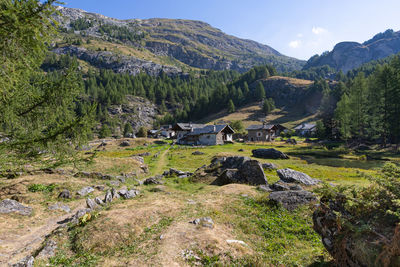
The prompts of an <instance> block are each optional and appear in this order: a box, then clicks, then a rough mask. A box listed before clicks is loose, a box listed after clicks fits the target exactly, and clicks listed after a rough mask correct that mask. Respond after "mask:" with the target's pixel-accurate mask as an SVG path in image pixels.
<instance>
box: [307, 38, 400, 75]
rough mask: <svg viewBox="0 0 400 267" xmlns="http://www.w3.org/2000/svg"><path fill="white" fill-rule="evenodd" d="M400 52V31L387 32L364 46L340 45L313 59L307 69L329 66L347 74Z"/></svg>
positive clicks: (355, 44)
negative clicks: (365, 64)
mask: <svg viewBox="0 0 400 267" xmlns="http://www.w3.org/2000/svg"><path fill="white" fill-rule="evenodd" d="M399 52H400V31H399V32H393V31H390V30H388V31H386V32H385V33H381V34H378V35H376V36H375V37H374V38H372V39H371V40H369V41H366V42H364V43H362V44H360V43H357V42H342V43H338V44H337V45H336V46H335V47H334V48H333V50H332V51H331V52H328V53H324V54H322V55H321V56H314V57H312V58H311V59H310V60H309V61H308V62H307V64H306V65H305V66H304V68H305V69H307V68H310V67H316V66H323V65H329V66H331V67H333V68H335V69H337V70H342V71H343V72H347V71H349V70H352V69H354V68H357V67H359V66H361V65H362V64H364V63H367V62H370V61H373V60H378V59H381V58H385V57H388V56H391V55H393V54H397V53H399Z"/></svg>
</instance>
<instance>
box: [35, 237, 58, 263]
mask: <svg viewBox="0 0 400 267" xmlns="http://www.w3.org/2000/svg"><path fill="white" fill-rule="evenodd" d="M56 249H57V243H56V242H55V241H54V240H49V241H47V242H46V245H45V246H44V247H43V249H42V250H41V251H40V252H39V254H38V255H37V256H36V258H37V259H47V258H50V257H53V256H54V255H55V254H56Z"/></svg>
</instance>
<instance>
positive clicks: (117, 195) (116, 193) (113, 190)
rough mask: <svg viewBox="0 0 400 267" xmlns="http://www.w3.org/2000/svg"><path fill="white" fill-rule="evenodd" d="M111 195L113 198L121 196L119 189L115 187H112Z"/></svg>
mask: <svg viewBox="0 0 400 267" xmlns="http://www.w3.org/2000/svg"><path fill="white" fill-rule="evenodd" d="M111 196H112V198H113V199H114V198H120V195H119V194H118V192H117V190H115V188H111Z"/></svg>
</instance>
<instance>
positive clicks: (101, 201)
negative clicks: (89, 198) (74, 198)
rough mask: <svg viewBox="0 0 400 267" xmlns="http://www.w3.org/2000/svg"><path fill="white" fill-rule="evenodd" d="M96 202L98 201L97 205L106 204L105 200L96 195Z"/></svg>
mask: <svg viewBox="0 0 400 267" xmlns="http://www.w3.org/2000/svg"><path fill="white" fill-rule="evenodd" d="M94 202H96V204H97V205H100V206H103V205H104V202H103V200H101V199H100V198H99V197H96V198H95V199H94Z"/></svg>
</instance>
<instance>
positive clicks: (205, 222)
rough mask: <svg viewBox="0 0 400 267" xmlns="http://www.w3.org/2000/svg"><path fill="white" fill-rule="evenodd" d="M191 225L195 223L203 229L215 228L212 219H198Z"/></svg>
mask: <svg viewBox="0 0 400 267" xmlns="http://www.w3.org/2000/svg"><path fill="white" fill-rule="evenodd" d="M190 223H193V224H195V225H200V226H203V227H207V228H211V229H212V228H214V222H213V220H212V219H211V218H210V217H203V218H198V219H195V220H193V221H191V222H190Z"/></svg>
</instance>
